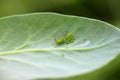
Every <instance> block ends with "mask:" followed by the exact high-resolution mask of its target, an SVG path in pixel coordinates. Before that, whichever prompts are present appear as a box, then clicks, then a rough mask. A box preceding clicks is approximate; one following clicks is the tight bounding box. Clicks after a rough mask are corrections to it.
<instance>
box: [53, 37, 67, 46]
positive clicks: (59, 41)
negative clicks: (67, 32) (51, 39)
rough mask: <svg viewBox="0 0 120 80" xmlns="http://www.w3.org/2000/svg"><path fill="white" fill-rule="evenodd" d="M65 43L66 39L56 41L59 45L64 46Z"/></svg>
mask: <svg viewBox="0 0 120 80" xmlns="http://www.w3.org/2000/svg"><path fill="white" fill-rule="evenodd" d="M64 42H65V40H64V38H58V39H56V40H55V43H56V44H57V45H62V44H64Z"/></svg>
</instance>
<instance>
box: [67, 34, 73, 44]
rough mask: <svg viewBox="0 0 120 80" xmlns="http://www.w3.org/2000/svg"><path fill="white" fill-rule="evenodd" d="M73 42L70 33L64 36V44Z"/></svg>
mask: <svg viewBox="0 0 120 80" xmlns="http://www.w3.org/2000/svg"><path fill="white" fill-rule="evenodd" d="M74 41H75V37H74V35H73V34H72V33H67V34H66V36H65V43H66V44H69V43H73V42H74Z"/></svg>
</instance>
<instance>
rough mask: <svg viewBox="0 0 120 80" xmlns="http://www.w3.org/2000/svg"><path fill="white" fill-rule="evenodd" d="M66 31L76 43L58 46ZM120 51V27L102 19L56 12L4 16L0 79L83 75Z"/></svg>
mask: <svg viewBox="0 0 120 80" xmlns="http://www.w3.org/2000/svg"><path fill="white" fill-rule="evenodd" d="M66 33H70V34H73V35H74V36H73V35H72V37H73V38H74V42H72V43H69V44H65V43H62V44H61V45H57V44H56V42H55V40H56V39H59V38H61V37H66V35H65V34H66ZM68 39H69V38H68ZM70 40H71V39H70ZM119 53H120V30H119V29H118V28H116V27H114V26H112V25H110V24H108V23H105V22H102V21H99V20H94V19H89V18H84V17H76V16H68V15H61V14H56V13H33V14H25V15H16V16H11V17H6V18H2V19H0V80H31V79H42V80H43V79H46V78H48V79H52V78H54V79H56V78H58V79H59V78H69V77H72V76H77V75H78V76H82V75H83V74H87V73H88V72H89V73H92V72H93V71H96V70H98V69H101V68H102V67H103V66H105V65H106V64H108V63H109V62H111V61H112V60H114V59H115V58H116V56H117V55H118V54H119ZM83 77H84V80H85V79H87V78H86V76H83ZM62 80H63V79H62Z"/></svg>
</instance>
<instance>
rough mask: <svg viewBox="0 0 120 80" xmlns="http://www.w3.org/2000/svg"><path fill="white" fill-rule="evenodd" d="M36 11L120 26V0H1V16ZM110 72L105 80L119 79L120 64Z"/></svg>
mask: <svg viewBox="0 0 120 80" xmlns="http://www.w3.org/2000/svg"><path fill="white" fill-rule="evenodd" d="M34 12H57V13H62V14H68V15H77V16H84V17H89V18H95V19H99V20H102V21H105V22H108V23H111V24H113V25H115V26H116V27H119V28H120V0H0V17H5V16H10V15H16V14H17V15H18V14H26V13H34ZM119 58H120V57H119ZM118 62H120V59H119V60H118ZM116 64H117V65H119V64H118V63H116ZM108 73H109V74H106V76H105V79H104V80H119V79H120V66H118V68H114V69H113V70H112V69H110V70H108ZM99 80H103V79H102V78H101V79H99Z"/></svg>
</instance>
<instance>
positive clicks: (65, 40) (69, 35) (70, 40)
mask: <svg viewBox="0 0 120 80" xmlns="http://www.w3.org/2000/svg"><path fill="white" fill-rule="evenodd" d="M74 41H75V36H74V35H73V34H72V33H67V34H66V35H65V36H63V37H61V38H58V39H56V40H55V43H56V44H57V45H63V44H70V43H73V42H74Z"/></svg>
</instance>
